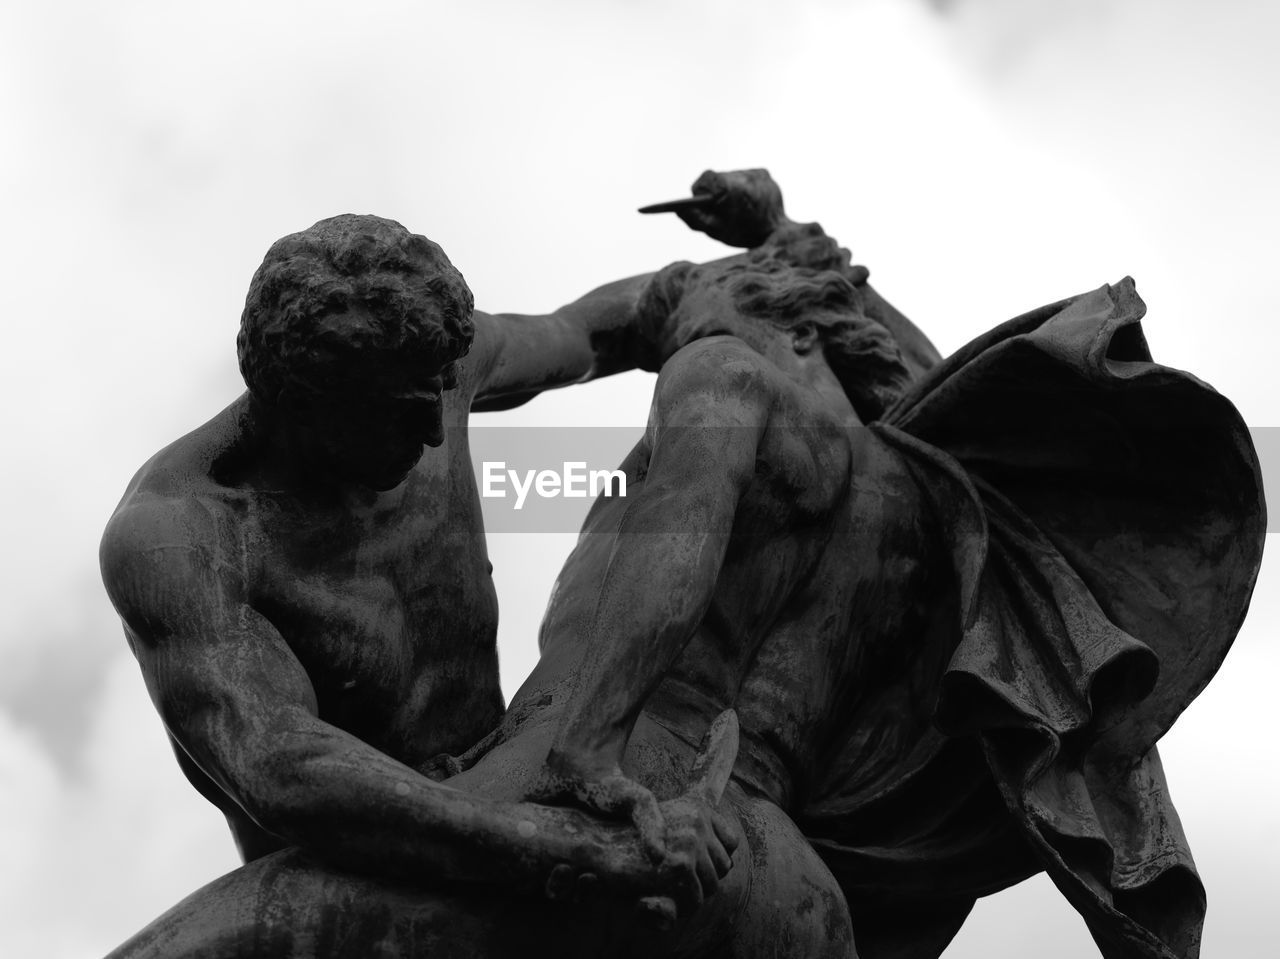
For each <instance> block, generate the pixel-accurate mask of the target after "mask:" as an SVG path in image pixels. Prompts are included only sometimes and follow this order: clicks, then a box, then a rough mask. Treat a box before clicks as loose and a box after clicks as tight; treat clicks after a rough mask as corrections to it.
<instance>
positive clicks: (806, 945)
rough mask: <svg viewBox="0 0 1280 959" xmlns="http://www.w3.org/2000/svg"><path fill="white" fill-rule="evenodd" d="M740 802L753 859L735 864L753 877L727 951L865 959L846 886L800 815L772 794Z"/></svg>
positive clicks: (739, 955)
mask: <svg viewBox="0 0 1280 959" xmlns="http://www.w3.org/2000/svg"><path fill="white" fill-rule="evenodd" d="M737 805H738V807H739V818H740V820H741V822H742V827H743V831H744V833H745V834H746V845H747V846H748V850H747V851H748V854H749V860H748V861H746V862H742V863H739V864H738V865H735V867H734V871H737V869H738V868H739V866H744V867H747V868H748V869H749V870H750V876H749V880H750V884H749V887H748V889H747V890H746V895H745V901H744V902H743V904H742V906H741V913H740V916H739V918H738V920H737V922H736V923H734V925H733V926H732V929H731V934H730V946H729V949H728V951H727V952H726V953H725V955H726V959H728V957H732V959H752V957H756V956H776V957H779V959H857V950H856V949H855V948H854V944H853V927H852V924H851V923H850V920H849V907H848V904H847V903H846V902H845V899H844V894H843V893H842V892H841V891H840V886H839V885H838V884H837V883H836V880H835V877H834V876H832V875H831V871H830V870H829V869H827V867H826V865H825V864H824V863H823V862H822V860H821V859H820V858H819V857H818V854H817V853H815V852H814V851H813V847H812V846H810V845H809V843H808V841H807V840H806V839H805V838H804V835H803V834H802V833H801V832H800V830H799V829H798V828H797V827H796V825H795V823H794V822H792V821H791V818H790V817H789V816H787V815H786V813H784V812H783V811H782V810H781V809H779V808H778V807H777V806H775V805H774V804H773V803H770V802H766V801H764V800H754V799H752V800H742V801H740V802H739V803H737ZM736 858H738V857H737V856H735V859H736Z"/></svg>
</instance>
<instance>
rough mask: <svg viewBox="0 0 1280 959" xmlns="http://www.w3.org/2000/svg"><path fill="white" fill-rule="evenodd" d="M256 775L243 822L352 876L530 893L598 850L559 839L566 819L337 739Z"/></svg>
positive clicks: (276, 759)
mask: <svg viewBox="0 0 1280 959" xmlns="http://www.w3.org/2000/svg"><path fill="white" fill-rule="evenodd" d="M290 740H293V741H294V742H295V743H296V744H295V745H290V744H289V743H290ZM257 765H258V766H259V768H261V769H263V770H265V771H263V772H255V771H253V770H247V771H245V773H244V779H245V780H246V781H245V782H243V783H241V787H242V789H241V795H242V802H243V803H244V805H245V807H246V810H247V811H248V812H249V813H250V815H252V816H253V817H254V818H255V819H256V820H258V821H259V823H260V825H262V826H263V827H264V828H266V829H268V830H270V831H271V832H273V833H275V834H277V835H279V836H280V837H281V838H283V839H284V840H286V841H287V842H289V843H291V844H294V845H297V846H299V847H301V848H303V849H306V850H307V851H308V852H309V853H311V854H312V855H315V856H316V857H318V858H321V859H324V860H326V861H328V862H330V863H332V864H334V865H336V866H339V867H341V868H345V869H350V870H353V871H358V872H364V873H370V874H375V875H384V876H393V877H397V878H403V879H409V880H413V881H418V882H495V883H503V884H508V885H511V884H515V885H518V886H529V887H536V886H538V885H540V884H541V883H543V882H545V880H546V876H547V874H548V873H549V871H550V869H551V868H552V866H553V865H555V864H556V863H557V862H577V861H579V860H581V859H582V858H583V857H584V856H587V857H590V856H591V855H592V854H593V848H592V843H593V842H597V841H598V842H597V844H598V845H603V844H604V842H603V838H602V837H600V836H597V835H596V832H598V831H599V830H598V829H597V830H595V831H593V830H592V828H591V827H592V824H590V823H586V824H583V823H581V822H578V823H576V824H575V825H574V829H575V830H576V834H575V833H571V832H570V831H568V830H566V829H565V828H564V825H565V823H564V820H565V819H566V817H568V816H570V815H572V814H570V813H569V812H568V811H566V810H555V809H549V808H544V807H540V806H535V805H532V804H523V803H501V802H495V801H492V800H488V799H485V798H484V797H481V796H476V795H472V794H468V793H464V792H461V791H459V790H456V789H452V788H450V787H448V786H447V785H442V784H440V783H436V782H433V781H431V780H429V779H427V778H426V777H424V776H421V775H419V774H418V773H416V772H414V771H413V770H412V769H410V768H409V767H408V766H405V765H403V764H402V763H399V762H398V761H396V760H395V759H393V758H392V757H390V756H387V755H386V754H384V753H381V752H379V751H378V750H376V749H374V748H373V747H371V746H369V745H367V744H365V743H362V742H360V741H358V740H354V739H353V738H352V737H348V736H347V735H346V734H344V733H341V732H340V731H337V730H335V731H333V733H327V732H325V731H318V732H312V733H310V734H305V733H302V732H299V733H295V734H293V735H291V736H289V737H286V738H284V739H283V740H282V741H280V742H278V743H277V746H276V748H275V749H274V750H273V751H272V753H271V755H270V756H269V757H267V758H266V760H265V761H264V762H261V763H259V764H257ZM584 826H585V828H584Z"/></svg>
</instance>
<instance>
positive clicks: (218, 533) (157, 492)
mask: <svg viewBox="0 0 1280 959" xmlns="http://www.w3.org/2000/svg"><path fill="white" fill-rule="evenodd" d="M211 432H213V431H212V430H211V429H210V425H209V424H206V425H205V426H203V427H200V428H199V429H197V430H194V431H192V432H191V433H189V434H187V435H186V436H184V437H182V438H181V439H179V440H177V441H175V442H174V443H171V444H170V445H169V446H166V447H165V448H164V449H162V450H160V451H159V452H158V453H156V454H155V455H154V456H153V457H151V459H149V460H148V461H147V462H146V463H144V464H143V466H142V467H141V469H139V470H138V472H137V473H136V474H135V475H134V477H133V480H132V481H131V482H130V483H129V486H128V489H126V491H125V494H124V496H123V498H122V499H121V500H120V504H119V505H118V506H117V507H116V509H115V512H114V513H113V514H112V516H111V519H110V520H109V521H108V522H107V526H106V529H105V530H104V531H103V534H102V541H101V544H100V546H99V551H98V558H99V563H100V567H101V572H102V579H103V583H104V585H105V586H106V588H107V593H108V595H109V596H110V598H111V601H112V603H113V604H114V605H115V607H116V610H117V611H118V612H119V613H120V614H121V616H124V617H125V618H126V620H128V619H129V616H128V613H129V612H130V611H132V610H135V609H136V608H137V607H138V605H139V604H143V605H147V604H148V603H147V597H151V598H152V599H158V598H159V597H160V594H161V593H164V592H179V593H180V592H181V591H183V590H187V589H191V588H194V587H195V586H196V585H197V584H200V585H201V587H202V588H204V589H207V588H208V587H209V586H210V585H212V584H213V583H214V582H221V581H222V580H223V579H226V578H227V577H226V575H225V574H226V573H228V572H232V571H237V570H238V569H239V567H240V565H241V564H240V563H239V561H238V559H237V557H238V555H239V550H238V549H237V544H238V543H239V542H240V541H241V539H242V536H241V535H240V532H239V530H238V527H239V525H240V515H239V514H240V513H241V512H242V511H241V510H239V509H238V508H237V502H238V500H241V499H243V496H238V495H237V493H236V491H234V490H231V489H229V488H226V487H224V486H223V485H221V484H220V483H219V482H218V481H216V480H215V479H214V478H213V476H212V475H211V473H210V470H209V461H210V454H209V446H210V445H211V444H210V442H209V440H210V438H211V437H210V433H211ZM189 599H192V600H194V597H189Z"/></svg>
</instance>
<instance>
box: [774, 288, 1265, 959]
mask: <svg viewBox="0 0 1280 959" xmlns="http://www.w3.org/2000/svg"><path fill="white" fill-rule="evenodd" d="M1144 313H1145V306H1144V305H1143V303H1142V301H1141V300H1140V299H1139V297H1138V295H1137V293H1136V292H1135V291H1134V288H1133V282H1132V280H1130V279H1127V278H1126V279H1125V280H1123V281H1121V282H1120V283H1119V284H1117V285H1115V286H1104V287H1102V288H1101V289H1098V290H1095V291H1093V292H1092V293H1087V294H1084V295H1083V296H1079V297H1076V298H1073V299H1070V300H1065V301H1062V302H1060V303H1055V304H1052V305H1051V306H1047V307H1043V308H1041V309H1039V310H1035V311H1034V312H1031V313H1028V314H1025V315H1024V316H1021V317H1018V318H1016V319H1014V320H1011V321H1009V322H1008V323H1005V324H1004V325H1002V326H1000V327H997V328H996V329H995V330H993V331H991V332H990V333H988V334H987V335H985V336H983V337H981V338H979V339H977V340H975V341H974V342H972V343H970V344H969V345H968V346H966V347H964V348H963V349H961V350H960V351H959V352H957V353H956V354H954V355H953V356H951V357H949V358H948V359H946V360H945V361H943V362H942V363H940V364H939V365H937V366H936V367H934V368H933V369H932V370H930V371H928V372H927V373H926V374H925V375H924V377H923V378H922V379H921V380H920V381H919V382H918V383H917V384H916V385H915V386H914V387H913V388H912V389H911V391H910V392H909V393H908V394H907V395H905V396H904V397H903V398H902V399H901V400H900V401H899V402H898V403H897V404H895V405H894V407H893V408H891V409H890V410H889V411H887V413H886V414H885V416H884V417H883V418H882V420H881V421H880V422H879V423H877V424H875V425H873V427H872V428H873V429H875V430H876V431H877V433H878V434H879V435H880V437H881V438H882V439H883V440H884V441H885V442H887V443H889V444H890V445H891V446H893V447H895V448H896V449H897V450H898V451H899V453H900V454H901V455H902V456H903V457H904V459H905V460H906V461H907V462H908V463H909V464H910V467H911V469H912V471H913V473H914V474H915V475H916V476H917V478H918V480H919V482H920V485H921V487H922V488H923V489H924V490H926V491H927V496H928V497H929V499H930V501H931V506H932V508H933V510H934V513H935V520H936V522H937V526H938V528H940V529H941V530H943V533H942V538H943V539H944V540H945V542H944V543H940V544H939V548H940V549H942V550H944V551H945V552H946V553H948V554H949V555H950V557H951V565H952V566H953V568H954V573H955V578H954V583H955V586H956V589H955V599H954V601H953V602H952V603H951V604H950V605H951V607H952V609H953V610H954V611H953V612H949V613H948V615H947V616H946V617H945V618H944V621H943V624H942V626H941V627H939V628H936V629H935V630H934V631H933V635H930V636H928V637H925V638H924V642H925V643H926V644H927V647H928V649H929V650H932V651H933V652H934V653H936V651H938V650H942V651H943V652H942V654H941V655H931V654H928V653H926V654H922V655H921V656H919V657H917V658H916V660H915V662H914V665H913V666H912V667H911V669H910V670H909V671H907V672H904V673H902V674H900V675H897V676H889V677H874V682H875V683H877V684H878V688H877V689H876V691H874V692H873V693H870V694H869V695H868V696H867V701H866V703H865V704H864V705H863V706H862V707H861V708H860V710H859V714H858V715H857V716H855V717H854V718H853V720H852V722H851V725H850V728H849V731H848V732H849V734H848V736H846V737H842V742H844V743H845V744H846V745H844V746H843V747H842V751H841V752H840V753H839V754H838V755H837V756H835V757H834V759H833V762H832V763H831V766H830V773H829V775H828V776H827V778H826V781H825V782H823V783H822V784H820V786H819V787H818V788H817V789H816V790H815V791H814V793H813V795H812V797H811V799H810V800H809V801H808V803H807V805H806V806H805V808H804V809H803V810H801V811H799V812H798V814H797V820H798V821H799V823H800V825H801V827H802V828H803V829H804V830H805V833H806V835H807V836H809V837H810V839H811V841H812V842H813V844H814V846H815V848H817V849H818V851H819V852H820V853H821V854H822V856H823V858H824V860H825V861H826V862H827V863H828V865H829V866H830V867H831V869H832V871H833V872H834V874H835V875H836V878H837V879H838V880H839V881H840V883H841V886H842V887H843V888H844V890H845V894H846V896H847V897H848V899H849V904H850V910H851V912H852V914H853V921H854V927H855V932H856V934H857V941H858V948H859V951H860V954H861V956H862V959H934V957H936V956H938V955H940V953H941V952H942V950H943V948H945V946H946V944H947V943H948V942H949V941H950V939H951V938H952V936H953V935H954V934H955V932H956V931H957V930H958V929H959V927H960V924H961V923H962V922H963V921H964V918H965V916H966V915H967V914H968V912H969V910H970V908H971V907H972V905H973V902H974V899H975V898H976V897H977V896H980V895H984V894H986V893H989V892H993V891H995V890H997V889H1000V888H1003V887H1004V886H1007V885H1009V884H1011V883H1013V882H1017V881H1018V880H1020V879H1022V878H1025V877H1026V876H1028V875H1032V874H1034V873H1036V872H1038V871H1040V870H1044V871H1046V872H1048V874H1049V875H1050V877H1051V878H1052V879H1053V881H1054V883H1055V884H1056V885H1057V886H1058V888H1059V889H1060V890H1061V891H1062V892H1063V893H1064V895H1065V896H1066V897H1067V899H1068V900H1069V901H1070V902H1071V903H1072V905H1073V906H1074V907H1075V908H1076V909H1077V910H1078V911H1079V912H1080V914H1081V915H1082V916H1083V917H1084V919H1085V921H1086V923H1087V924H1088V926H1089V929H1090V931H1091V932H1092V934H1093V936H1094V939H1095V941H1096V942H1097V943H1098V946H1099V948H1100V949H1101V952H1102V954H1103V956H1104V957H1106V959H1195V957H1196V956H1198V954H1199V944H1200V930H1201V925H1202V923H1203V918H1204V908H1205V896H1204V889H1203V887H1202V885H1201V884H1200V880H1199V878H1198V876H1197V874H1196V870H1195V864H1194V862H1193V861H1192V858H1191V852H1190V849H1189V847H1188V844H1187V840H1186V837H1185V836H1184V834H1183V830H1182V827H1181V825H1180V823H1179V821H1178V816H1177V813H1176V812H1175V810H1174V807H1173V804H1172V802H1171V801H1170V797H1169V791H1168V788H1167V786H1166V783H1165V777H1164V773H1163V771H1162V769H1161V766H1160V758H1159V754H1158V753H1157V751H1156V741H1157V740H1158V739H1159V738H1160V737H1161V736H1162V735H1163V734H1164V732H1165V731H1166V730H1167V729H1168V728H1169V726H1170V725H1171V724H1172V723H1173V721H1174V719H1175V718H1177V716H1178V715H1179V714H1180V713H1181V712H1182V711H1183V710H1184V709H1185V708H1186V707H1187V705H1188V704H1189V703H1190V702H1191V700H1192V699H1193V698H1194V697H1195V696H1196V695H1197V694H1198V693H1199V692H1200V690H1201V689H1203V688H1204V686H1205V684H1206V683H1207V682H1208V681H1209V679H1210V678H1211V677H1212V676H1213V674H1214V672H1215V671H1216V670H1217V669H1218V666H1219V665H1220V663H1221V662H1222V659H1223V657H1224V656H1225V654H1226V652H1227V649H1228V648H1229V647H1230V645H1231V642H1232V640H1233V639H1234V638H1235V635H1236V633H1237V631H1238V630H1239V628H1240V625H1241V622H1242V621H1243V619H1244V615H1245V611H1246V609H1247V608H1248V604H1249V598H1250V595H1251V593H1252V591H1253V586H1254V581H1255V579H1256V577H1257V571H1258V566H1259V563H1260V560H1261V555H1262V547H1263V542H1264V539H1265V522H1266V517H1265V507H1264V504H1263V495H1262V482H1261V476H1260V473H1259V468H1258V460H1257V456H1256V454H1255V452H1254V449H1253V445H1252V442H1251V440H1250V437H1249V434H1248V431H1247V429H1246V427H1245V424H1244V423H1243V421H1242V420H1241V418H1240V416H1239V414H1238V413H1237V412H1236V410H1235V408H1234V407H1233V406H1232V405H1231V403H1229V402H1228V401H1227V400H1226V399H1225V398H1223V397H1222V396H1220V395H1219V394H1218V393H1216V392H1215V391H1214V390H1213V389H1212V388H1210V387H1209V386H1207V385H1206V384H1204V383H1202V382H1201V381H1199V380H1197V379H1196V378H1195V377H1193V376H1191V375H1189V374H1187V373H1183V372H1179V371H1177V370H1172V369H1169V368H1166V367H1162V366H1159V365H1157V364H1155V363H1154V362H1152V360H1151V356H1150V353H1149V351H1148V349H1147V346H1146V341H1145V339H1144V337H1143V335H1142V330H1141V327H1140V325H1139V321H1140V320H1141V318H1142V316H1143V314H1144ZM931 663H935V664H936V665H934V666H931V665H930V664H931ZM904 729H905V730H908V731H909V733H908V734H907V735H904V734H903V732H902V731H903V730H904Z"/></svg>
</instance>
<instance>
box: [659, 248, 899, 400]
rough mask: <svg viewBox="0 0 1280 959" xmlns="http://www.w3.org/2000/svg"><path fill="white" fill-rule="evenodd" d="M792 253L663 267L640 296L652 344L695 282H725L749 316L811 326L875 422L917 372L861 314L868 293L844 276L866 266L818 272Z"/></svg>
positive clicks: (763, 252) (766, 251)
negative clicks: (910, 370)
mask: <svg viewBox="0 0 1280 959" xmlns="http://www.w3.org/2000/svg"><path fill="white" fill-rule="evenodd" d="M841 252H842V251H841ZM790 253H791V251H790V250H788V249H787V248H784V247H774V248H772V249H771V248H769V247H762V248H758V249H756V250H753V251H752V252H751V254H750V255H749V256H748V258H747V259H746V260H740V261H737V262H734V263H728V264H710V265H707V266H703V267H699V266H694V265H693V264H692V263H688V262H680V263H673V264H671V265H670V266H667V267H665V268H664V269H662V270H660V271H659V272H658V273H657V274H655V275H654V277H653V279H652V280H650V281H649V284H648V285H647V286H646V288H645V290H644V292H643V294H642V295H641V299H640V305H639V313H640V329H641V333H642V335H643V336H644V338H645V339H646V340H647V341H648V342H650V343H656V342H658V340H659V335H660V332H661V330H662V326H663V324H665V323H666V321H667V319H668V318H669V317H670V316H671V315H672V314H673V313H674V312H675V311H676V309H677V308H678V307H679V305H680V301H681V299H682V298H683V295H684V292H685V291H686V290H687V289H689V288H690V287H692V286H694V285H696V284H699V283H710V284H713V285H715V286H722V287H724V288H725V289H726V291H727V292H728V294H729V296H730V297H731V298H732V300H733V303H734V305H735V306H736V307H737V308H738V310H740V311H741V312H742V313H743V314H744V315H746V316H752V317H758V318H759V319H761V320H765V321H767V322H769V323H772V324H773V325H774V326H778V327H781V328H783V329H790V328H792V327H795V326H798V325H800V324H801V323H806V322H811V323H813V324H814V325H815V326H816V327H817V328H818V332H819V335H820V337H821V342H822V352H823V356H824V357H825V359H826V361H827V363H828V365H830V367H831V371H832V372H833V373H834V374H835V375H836V378H837V379H838V380H839V381H840V385H841V386H842V387H843V388H844V391H845V394H846V395H847V396H848V397H849V401H850V402H851V403H852V404H853V408H854V410H856V411H857V413H858V416H859V417H861V418H862V419H863V420H864V421H865V422H871V421H872V420H874V419H877V418H878V417H879V416H880V415H881V414H883V413H884V411H885V410H886V409H887V408H888V407H889V406H890V405H891V404H892V403H893V402H894V401H895V400H897V399H898V397H899V396H901V395H902V393H903V392H904V391H905V390H906V388H907V386H908V385H909V383H910V382H911V374H910V372H909V371H908V369H907V366H906V363H905V362H904V361H903V359H902V353H901V351H900V350H899V349H898V344H897V341H896V340H894V338H893V335H892V334H891V333H890V332H889V331H888V330H887V329H886V328H885V327H884V326H882V325H881V324H880V323H877V322H876V321H875V320H873V319H871V318H870V317H868V316H867V315H866V314H865V313H864V312H863V294H862V291H861V290H859V289H858V288H857V286H855V282H856V280H850V278H849V275H846V274H850V275H852V276H854V277H855V278H857V279H864V278H865V270H861V269H860V268H858V267H848V266H844V268H843V269H830V268H822V269H813V268H811V267H808V266H801V265H796V264H794V263H792V262H789V261H790V258H791V257H790V255H789V254H790ZM844 256H845V263H847V254H844ZM834 262H837V263H838V262H839V260H838V259H836V260H835V261H834ZM655 368H656V364H655Z"/></svg>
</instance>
